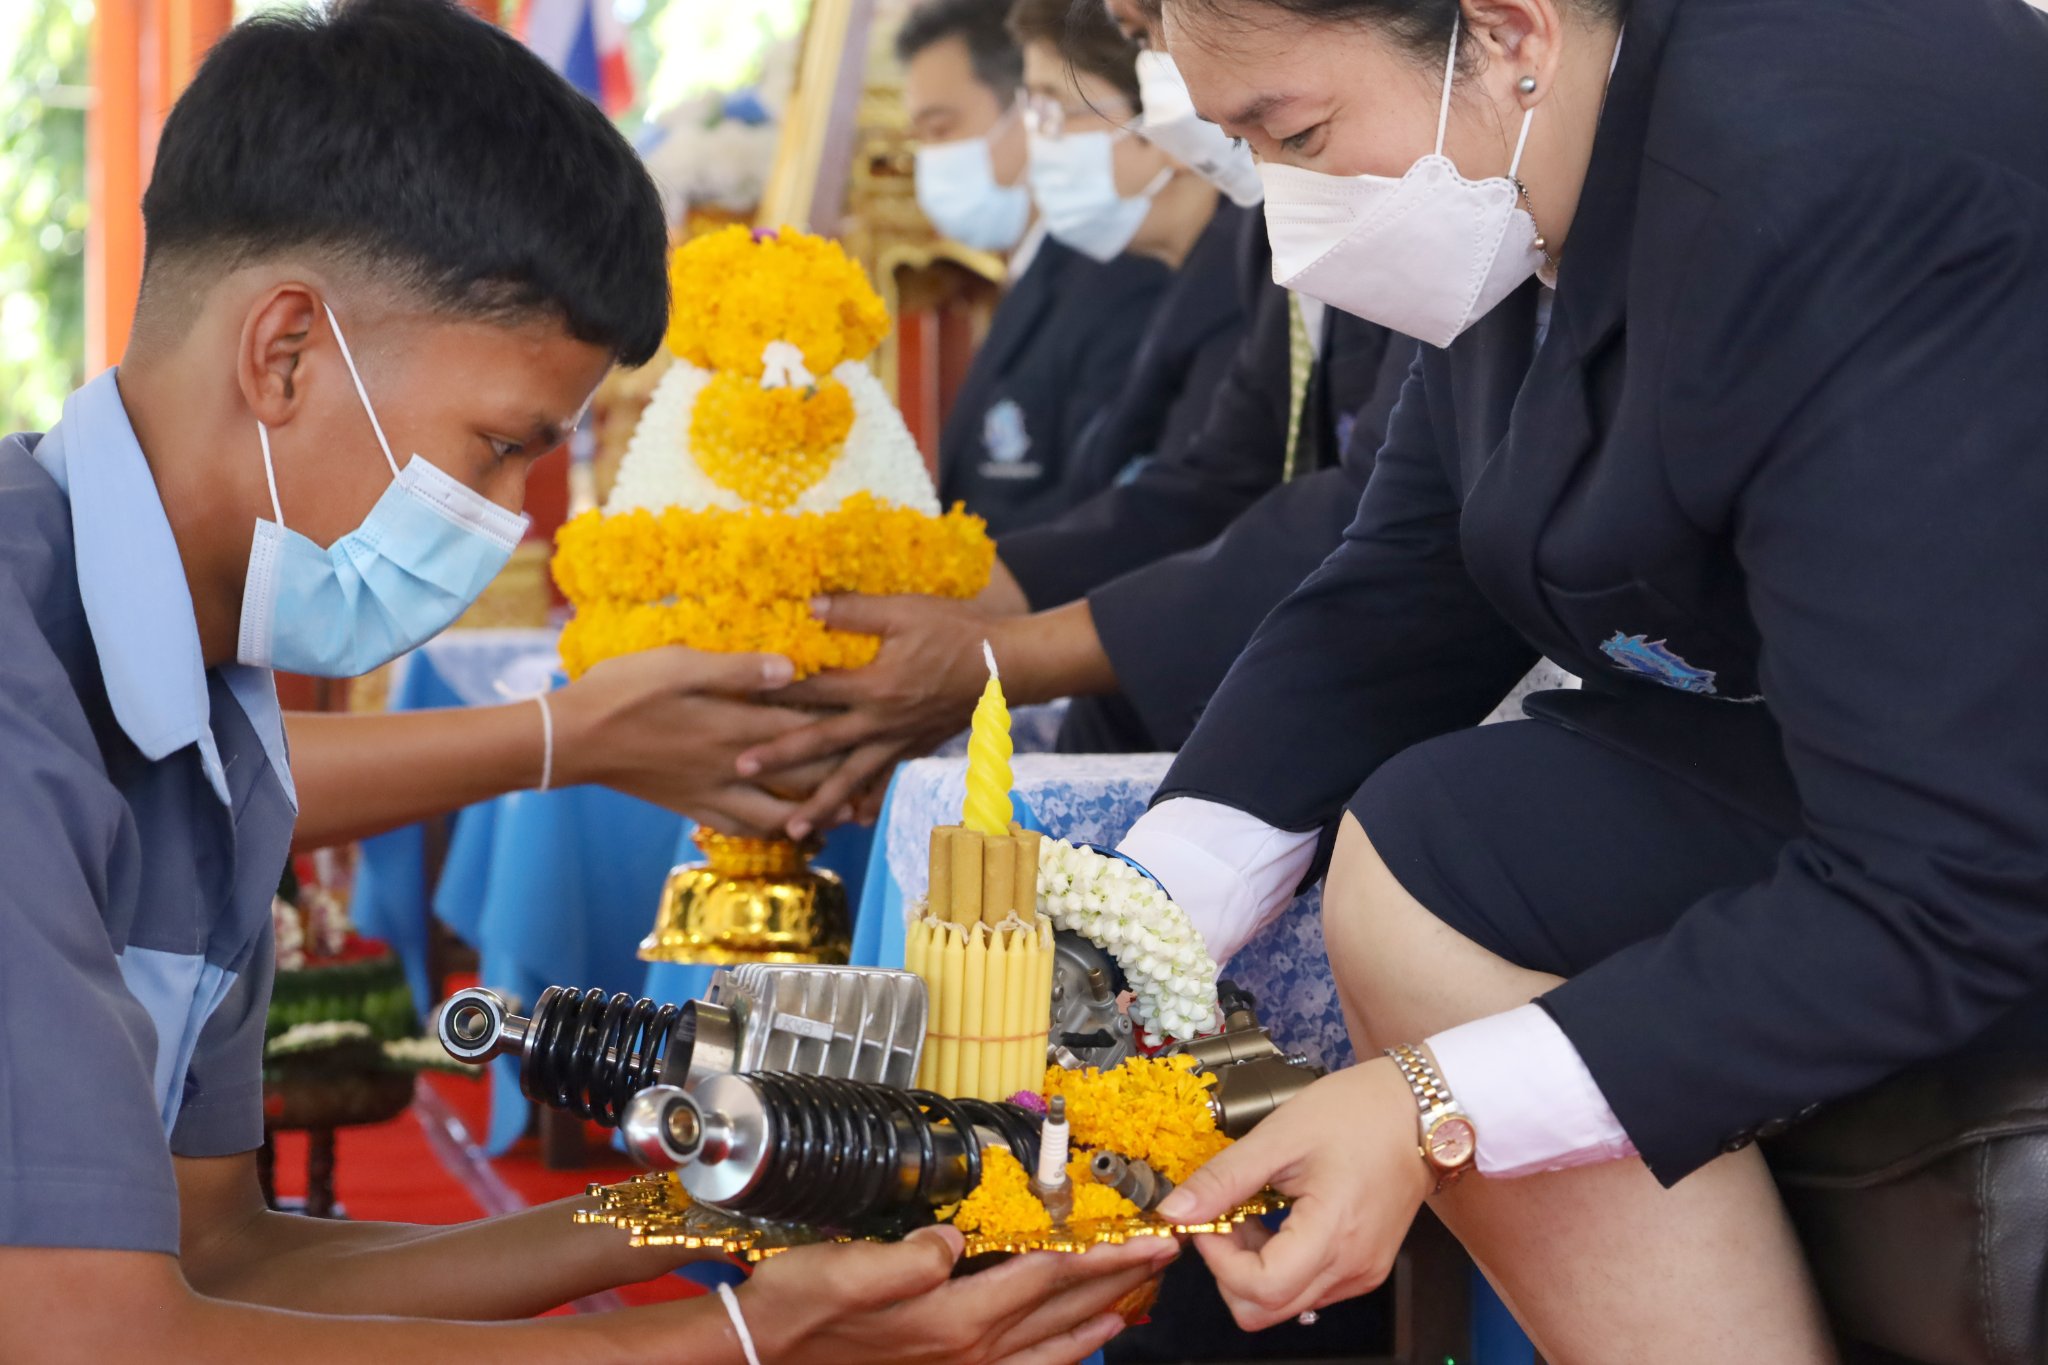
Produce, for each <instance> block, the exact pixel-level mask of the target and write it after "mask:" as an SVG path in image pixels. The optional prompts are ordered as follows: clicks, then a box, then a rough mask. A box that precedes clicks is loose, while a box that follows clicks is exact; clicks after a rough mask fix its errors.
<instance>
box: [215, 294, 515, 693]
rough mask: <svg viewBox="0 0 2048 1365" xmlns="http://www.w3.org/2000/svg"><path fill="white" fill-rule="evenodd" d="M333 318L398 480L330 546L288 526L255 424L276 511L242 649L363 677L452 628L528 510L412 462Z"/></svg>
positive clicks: (508, 553) (288, 666)
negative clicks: (399, 451)
mask: <svg viewBox="0 0 2048 1365" xmlns="http://www.w3.org/2000/svg"><path fill="white" fill-rule="evenodd" d="M327 322H328V325H329V326H331V327H333V328H334V340H335V342H336V343H337V344H338V345H339V346H340V347H341V358H342V360H343V361H345V362H346V363H347V365H348V373H349V378H351V379H353V380H354V381H355V386H356V397H358V398H360V399H361V400H362V404H363V411H365V412H367V413H369V415H370V428H371V430H373V431H375V432H376V433H377V444H378V445H379V446H382V447H383V449H384V462H385V463H386V464H388V465H390V466H391V486H390V487H389V488H386V489H385V490H384V494H383V496H382V497H380V498H378V499H377V503H376V505H375V506H374V507H372V508H371V509H370V514H369V516H367V517H365V518H364V519H363V524H362V525H361V526H358V527H357V528H356V529H355V530H353V531H351V532H349V533H348V534H347V535H345V536H343V537H341V539H339V540H337V541H335V542H334V544H332V545H331V546H329V547H328V548H326V549H324V550H323V549H321V548H320V547H319V546H318V545H315V544H314V543H313V542H312V541H311V540H310V539H308V538H307V537H305V536H303V535H300V534H299V533H298V532H297V531H293V530H289V529H287V528H286V526H285V524H284V508H283V506H282V504H280V503H279V502H278V497H277V473H276V470H275V469H274V468H273V467H272V464H271V459H270V430H269V428H268V427H266V426H264V425H263V424H262V423H261V422H258V423H257V424H256V432H257V437H258V439H259V440H260V441H261V443H262V446H263V473H264V476H265V477H266V478H267V479H268V480H269V481H270V508H271V511H272V512H273V513H274V514H275V516H276V518H277V519H276V520H275V521H260V520H259V521H258V522H257V523H256V538H255V542H254V544H252V545H251V546H250V547H249V577H248V582H247V585H246V586H245V587H244V588H243V591H242V630H241V638H240V640H239V641H238V642H237V644H236V648H235V657H236V658H237V659H238V660H240V661H241V662H242V663H245V664H256V665H259V666H261V667H265V668H281V669H284V670H285V671H287V672H290V673H304V674H308V675H311V676H313V677H319V678H353V677H357V676H359V675H361V674H364V673H368V672H369V671H371V670H372V669H374V668H379V667H381V666H382V665H384V664H387V663H389V662H390V661H391V660H393V659H395V658H397V657H398V656H399V655H401V654H403V653H405V652H406V651H407V650H409V649H412V648H415V647H416V646H418V645H421V644H424V643H425V642H426V641H428V640H430V639H432V638H433V637H434V636H436V635H438V634H440V633H441V632H442V631H443V630H445V629H447V627H448V626H449V625H450V624H451V623H452V622H453V621H454V620H455V618H456V617H458V616H460V615H462V613H463V612H464V610H466V609H467V608H468V607H469V605H470V603H472V602H474V601H475V600H476V599H477V597H478V596H479V595H480V594H481V593H482V592H483V590H484V588H485V587H486V586H487V585H488V584H489V583H490V581H491V580H492V579H493V578H496V577H497V576H498V572H499V571H500V570H501V569H503V568H504V567H505V563H506V561H507V560H509V559H510V558H511V557H512V550H513V548H514V547H515V546H517V545H518V544H519V540H520V537H522V536H523V535H525V533H526V527H527V518H525V517H523V516H521V515H519V514H518V513H516V512H508V511H506V510H505V509H504V508H502V507H500V506H498V505H497V504H496V503H494V502H492V501H491V500H490V499H489V498H486V497H485V496H484V495H483V494H481V493H478V492H477V491H476V490H474V489H472V488H468V487H465V486H464V485H462V484H460V483H457V482H456V481H455V480H454V479H452V478H450V477H449V476H448V475H447V474H445V473H443V472H442V471H441V470H439V469H438V468H436V467H435V466H433V465H431V464H429V463H427V461H426V460H424V459H422V458H420V456H418V455H417V454H415V455H414V456H413V457H412V459H411V461H410V462H408V463H407V464H406V466H405V468H404V469H403V470H401V469H400V468H399V467H398V461H397V460H396V459H395V458H394V457H393V456H392V454H391V443H390V442H389V441H387V440H385V439H384V427H383V425H382V424H381V423H379V422H378V421H377V412H376V409H374V408H372V407H371V406H370V395H369V393H368V392H367V391H366V390H365V389H364V388H363V378H362V376H361V375H360V374H359V373H357V371H356V362H355V357H353V356H351V355H350V354H349V350H348V342H346V341H344V340H342V335H341V324H340V323H339V322H337V321H336V320H335V317H334V310H333V309H332V308H330V309H328V310H327Z"/></svg>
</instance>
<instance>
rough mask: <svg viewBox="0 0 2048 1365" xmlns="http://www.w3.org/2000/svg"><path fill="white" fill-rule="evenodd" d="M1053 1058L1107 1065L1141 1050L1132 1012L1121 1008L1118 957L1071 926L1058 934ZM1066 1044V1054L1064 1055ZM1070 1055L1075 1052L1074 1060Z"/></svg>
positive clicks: (1055, 938) (1055, 942) (1054, 958)
mask: <svg viewBox="0 0 2048 1365" xmlns="http://www.w3.org/2000/svg"><path fill="white" fill-rule="evenodd" d="M1052 953H1053V956H1052V1041H1051V1046H1050V1048H1049V1049H1048V1056H1049V1058H1050V1059H1051V1060H1053V1061H1056V1062H1058V1063H1059V1064H1060V1065H1061V1066H1093V1067H1100V1068H1101V1069H1102V1070H1104V1071H1107V1070H1109V1069H1110V1068H1112V1067H1114V1066H1116V1065H1118V1064H1119V1063H1121V1062H1122V1061H1123V1060H1124V1058H1126V1057H1129V1056H1131V1055H1132V1054H1133V1053H1135V1052H1136V1051H1137V1050H1138V1039H1137V1031H1136V1029H1134V1028H1133V1027H1132V1025H1131V1016H1130V1015H1129V1014H1128V1013H1127V1012H1125V1011H1123V1010H1120V1009H1118V1008H1117V1003H1116V998H1117V993H1118V991H1119V990H1120V989H1121V988H1122V984H1123V978H1122V974H1121V973H1120V972H1119V971H1118V969H1117V965H1116V959H1115V958H1113V957H1111V956H1110V955H1109V954H1108V953H1107V952H1105V951H1104V950H1103V949H1101V948H1098V947H1096V946H1095V945H1094V944H1093V943H1090V942H1089V941H1088V940H1087V939H1085V938H1082V937H1081V936H1080V935H1079V934H1076V933H1074V932H1072V931H1071V930H1067V929H1062V930H1060V931H1059V932H1058V933H1057V934H1055V935H1054V936H1053V948H1052ZM1061 1050H1064V1051H1065V1053H1066V1054H1067V1055H1066V1056H1061V1055H1060V1052H1061ZM1068 1057H1071V1058H1073V1061H1072V1062H1069V1061H1068Z"/></svg>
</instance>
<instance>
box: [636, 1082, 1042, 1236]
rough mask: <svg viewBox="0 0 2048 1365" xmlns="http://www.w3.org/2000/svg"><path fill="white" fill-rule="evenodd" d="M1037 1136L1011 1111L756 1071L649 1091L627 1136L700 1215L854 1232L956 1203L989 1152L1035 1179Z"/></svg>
mask: <svg viewBox="0 0 2048 1365" xmlns="http://www.w3.org/2000/svg"><path fill="white" fill-rule="evenodd" d="M1038 1125H1039V1119H1038V1117H1037V1116H1036V1115H1034V1114H1032V1113H1031V1112H1030V1111H1029V1110H1026V1109H1023V1108H1021V1107H1019V1106H1017V1105H1012V1104H1007V1103H993V1102H990V1101H987V1100H975V1099H948V1098H946V1097H944V1096H941V1095H935V1094H932V1093H931V1092H929V1091H925V1090H900V1089H897V1088H895V1087H894V1086H887V1085H878V1084H875V1083H872V1082H867V1081H848V1080H837V1079H833V1078H830V1077H823V1076H800V1075H794V1074H790V1073H786V1072H757V1073H752V1074H726V1075H720V1076H711V1077H707V1078H705V1079H703V1080H700V1081H698V1082H696V1084H695V1085H694V1086H693V1087H692V1088H691V1089H689V1090H684V1089H682V1088H681V1087H680V1086H670V1085H662V1086H655V1087H653V1088H652V1089H648V1090H643V1091H641V1092H640V1094H638V1095H637V1096H635V1097H634V1099H633V1101H632V1102H631V1103H630V1104H628V1105H627V1106H626V1116H625V1122H624V1124H623V1125H622V1132H623V1133H624V1136H625V1141H626V1148H627V1150H628V1151H630V1152H632V1153H633V1154H634V1155H635V1156H636V1157H638V1158H639V1159H640V1161H641V1162H642V1163H643V1164H645V1165H648V1166H652V1167H656V1168H673V1169H674V1170H675V1172H676V1176H677V1178H678V1179H679V1180H680V1181H681V1183H682V1186H683V1188H684V1189H685V1190H686V1191H688V1193H689V1195H690V1197H691V1198H693V1199H695V1200H696V1201H697V1202H698V1203H700V1204H709V1205H713V1206H715V1207H717V1208H721V1209H724V1210H726V1211H727V1212H730V1213H736V1214H742V1215H744V1216H746V1217H750V1218H758V1219H763V1220H766V1221H771V1222H800V1223H808V1224H812V1225H813V1226H818V1227H830V1228H846V1227H852V1226H855V1225H858V1224H861V1223H864V1222H869V1221H872V1220H876V1219H886V1218H890V1217H901V1216H910V1217H923V1216H926V1215H928V1214H929V1213H930V1211H931V1210H932V1209H934V1208H937V1207H941V1206H943V1205H946V1204H952V1203H957V1202H959V1201H960V1200H961V1199H963V1198H965V1197H966V1196H967V1194H968V1193H970V1192H971V1191H972V1190H973V1189H974V1188H975V1186H977V1185H978V1184H980V1183H981V1170H982V1159H981V1157H982V1150H983V1148H985V1147H992V1146H1000V1147H1004V1148H1007V1149H1008V1150H1009V1152H1010V1153H1011V1154H1012V1155H1013V1156H1015V1157H1016V1158H1017V1160H1018V1161H1019V1162H1021V1163H1022V1164H1023V1166H1024V1168H1025V1169H1026V1170H1031V1169H1034V1168H1035V1167H1036V1165H1037V1161H1038Z"/></svg>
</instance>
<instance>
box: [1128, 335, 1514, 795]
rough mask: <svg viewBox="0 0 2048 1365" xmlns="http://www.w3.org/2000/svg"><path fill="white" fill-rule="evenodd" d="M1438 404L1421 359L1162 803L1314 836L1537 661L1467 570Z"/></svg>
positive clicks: (1491, 702) (1170, 777) (1165, 788)
mask: <svg viewBox="0 0 2048 1365" xmlns="http://www.w3.org/2000/svg"><path fill="white" fill-rule="evenodd" d="M1430 403H1431V398H1430V395H1429V393H1428V390H1427V386H1426V384H1425V383H1424V380H1423V375H1422V366H1421V362H1420V360H1419V359H1418V361H1417V362H1416V364H1415V366H1414V367H1413V368H1412V369H1411V370H1410V371H1409V375H1408V380H1407V383H1406V384H1405V385H1404V386H1403V388H1402V392H1401V398H1400V401H1399V402H1398V403H1396V404H1395V407H1394V412H1393V415H1392V417H1391V418H1390V419H1389V421H1388V430H1387V439H1386V442H1385V444H1383V445H1382V446H1381V447H1380V450H1379V453H1378V456H1377V458H1376V459H1375V461H1374V464H1373V471H1372V476H1371V478H1370V480H1369V481H1368V482H1367V484H1366V488H1365V496H1364V498H1363V500H1362V501H1361V502H1360V503H1359V507H1358V514H1357V517H1356V519H1355V520H1354V521H1353V522H1352V524H1351V526H1350V528H1349V529H1348V530H1347V531H1346V532H1345V534H1344V538H1343V541H1342V542H1341V543H1340V544H1339V545H1338V546H1337V548H1336V550H1335V551H1334V552H1333V553H1332V554H1331V555H1330V557H1329V558H1328V559H1327V560H1325V561H1324V562H1323V564H1322V565H1321V567H1319V568H1317V569H1316V570H1315V572H1314V573H1312V574H1311V575H1310V576H1309V577H1308V578H1307V579H1306V580H1304V581H1303V582H1302V583H1301V585H1300V586H1299V587H1298V588H1296V589H1295V591H1294V592H1293V594H1292V595H1291V596H1289V597H1288V598H1287V600H1286V601H1284V602H1282V603H1281V604H1280V606H1279V607H1277V608H1275V610H1274V612H1273V614H1272V615H1271V616H1270V617H1268V618H1267V619H1266V621H1265V623H1264V624H1263V625H1261V626H1260V627H1259V630H1258V633H1257V634H1256V635H1254V636H1253V637H1252V641H1251V644H1250V645H1249V646H1248V647H1247V648H1246V649H1245V652H1244V654H1243V655H1242V656H1241V657H1240V658H1239V659H1238V661H1237V663H1236V664H1235V665H1234V666H1233V667H1232V668H1231V670H1230V673H1229V674H1228V676H1227V677H1225V679H1224V681H1223V686H1222V688H1221V689H1220V690H1219V691H1218V692H1217V694H1216V700H1215V701H1214V703H1212V704H1211V706H1210V707H1209V710H1208V711H1207V713H1205V714H1204V715H1203V717H1202V721H1201V723H1200V724H1199V725H1197V726H1196V727H1195V732H1194V734H1193V735H1192V736H1190V737H1189V740H1188V743H1187V746H1186V748H1184V749H1183V750H1182V751H1181V754H1180V757H1179V758H1178V759H1176V760H1175V761H1174V764H1173V767H1172V768H1171V769H1170V770H1169V771H1168V773H1167V775H1166V781H1165V783H1164V784H1163V785H1162V787H1161V788H1160V791H1159V799H1164V798H1166V797H1170V796H1200V797H1205V798H1207V799H1209V800H1212V801H1219V802H1221V803H1223V804H1224V805H1228V806H1234V807H1236V808H1238V809H1240V810H1244V811H1248V812H1250V813H1251V814H1253V815H1256V816H1258V817H1259V818H1260V819H1262V820H1264V821H1265V822H1266V823H1268V824H1270V825H1275V826H1277V827H1279V828H1281V829H1288V830H1303V831H1306V830H1315V829H1320V828H1322V827H1323V826H1324V825H1326V824H1328V823H1329V822H1331V821H1333V820H1335V819H1336V817H1337V815H1338V814H1339V812H1340V811H1341V810H1342V809H1343V805H1344V802H1345V801H1347V800H1348V799H1349V798H1350V797H1351V795H1352V794H1353V793H1354V792H1356V791H1357V790H1358V787H1359V784H1360V783H1361V782H1363V781H1364V780H1365V778H1366V777H1368V776H1369V775H1370V774H1371V773H1372V771H1373V769H1375V768H1376V767H1378V766H1379V765H1380V764H1381V763H1383V762H1385V761H1386V760H1387V759H1389V758H1391V757H1393V756H1394V755H1395V754H1397V753H1399V752H1401V750H1403V749H1405V748H1407V747H1408V746H1410V745H1411V744H1415V743H1418V742H1420V741H1421V740H1424V739H1428V738H1430V737H1431V736H1434V735H1438V734H1443V733H1445V732H1447V731H1450V730H1454V729H1458V728H1460V727H1462V726H1466V725H1473V724H1476V723H1478V722H1479V721H1480V720H1482V719H1484V718H1485V716H1486V713H1487V712H1488V711H1489V710H1491V709H1492V708H1493V707H1494V706H1495V705H1496V704H1497V703H1498V702H1499V701H1500V699H1501V697H1502V696H1504V695H1505V694H1506V693H1507V690H1508V689H1509V688H1510V687H1512V686H1513V685H1514V683H1515V681H1516V679H1518V678H1519V677H1521V676H1522V674H1524V673H1526V672H1527V671H1528V670H1529V667H1530V666H1531V665H1532V664H1533V663H1534V662H1535V659H1536V651H1535V650H1534V649H1533V648H1532V647H1531V646H1530V645H1529V644H1528V642H1527V641H1525V640H1524V639H1523V638H1522V637H1521V636H1520V635H1519V634H1518V633H1517V632H1516V631H1515V630H1514V629H1513V628H1512V627H1510V626H1509V625H1508V624H1507V622H1505V621H1504V620H1502V619H1501V616H1500V614H1499V613H1498V612H1496V611H1495V610H1494V608H1493V606H1492V604H1491V603H1489V602H1488V601H1487V600H1486V599H1485V597H1483V596H1482V595H1481V594H1480V592H1479V589H1478V588H1477V586H1475V585H1474V584H1473V582H1472V579H1471V577H1470V575H1469V574H1467V573H1466V571H1465V563H1464V557H1463V555H1462V554H1461V552H1460V550H1459V542H1458V521H1459V504H1458V499H1457V497H1456V495H1455V492H1454V490H1453V489H1452V488H1451V486H1450V485H1449V483H1448V482H1447V481H1446V474H1445V470H1444V464H1443V459H1442V456H1441V455H1440V453H1439V451H1438V447H1437V445H1436V442H1435V440H1434V438H1433V436H1432V434H1431V422H1430Z"/></svg>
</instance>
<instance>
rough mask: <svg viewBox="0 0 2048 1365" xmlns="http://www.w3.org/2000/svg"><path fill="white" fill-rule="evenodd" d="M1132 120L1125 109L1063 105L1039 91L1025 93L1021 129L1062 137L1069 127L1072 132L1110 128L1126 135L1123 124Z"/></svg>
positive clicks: (1040, 135) (1046, 136)
mask: <svg viewBox="0 0 2048 1365" xmlns="http://www.w3.org/2000/svg"><path fill="white" fill-rule="evenodd" d="M1131 118H1132V115H1131V113H1130V111H1129V110H1127V109H1119V110H1108V109H1096V108H1092V107H1090V106H1088V105H1085V104H1084V105H1079V106H1070V105H1065V104H1061V103H1060V102H1059V101H1058V100H1056V99H1054V98H1053V97H1052V96H1050V95H1047V94H1045V93H1043V92H1040V91H1032V92H1028V93H1026V94H1025V96H1024V129H1025V131H1026V132H1029V133H1035V134H1036V135H1038V136H1039V137H1045V138H1059V137H1065V136H1066V135H1067V132H1068V130H1069V128H1072V129H1073V130H1075V131H1089V130H1093V129H1096V128H1109V129H1111V130H1113V131H1115V132H1120V133H1121V132H1129V131H1130V129H1129V128H1128V127H1126V126H1125V125H1126V124H1128V123H1129V122H1130V121H1131Z"/></svg>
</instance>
